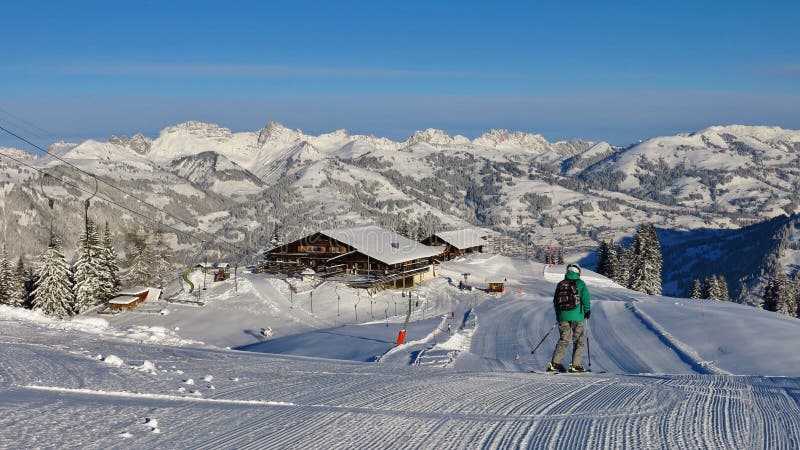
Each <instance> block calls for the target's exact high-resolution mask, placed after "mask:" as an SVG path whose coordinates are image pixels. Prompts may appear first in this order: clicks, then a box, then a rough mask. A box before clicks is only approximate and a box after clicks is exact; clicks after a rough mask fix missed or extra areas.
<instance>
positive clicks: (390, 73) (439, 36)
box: [0, 1, 800, 148]
mask: <svg viewBox="0 0 800 450" xmlns="http://www.w3.org/2000/svg"><path fill="white" fill-rule="evenodd" d="M5 10H6V12H7V14H5V19H4V20H3V19H0V20H2V25H3V26H2V27H0V42H13V45H9V46H8V48H6V49H4V50H5V51H4V56H5V57H4V59H3V61H2V63H0V124H2V125H4V126H6V127H8V128H12V129H14V130H16V131H19V132H20V133H23V134H24V135H25V136H26V137H28V138H30V139H31V140H33V141H34V142H36V143H37V144H39V145H42V146H46V145H49V144H51V143H52V142H54V141H58V140H62V139H63V140H66V141H82V140H85V139H88V138H92V139H98V140H104V139H106V138H108V137H109V136H111V135H112V134H116V135H120V134H126V135H131V134H134V133H136V132H141V133H143V134H145V135H148V136H151V137H153V136H155V135H157V133H158V132H159V131H160V130H161V129H163V128H164V127H167V126H170V125H174V124H176V123H180V122H185V121H187V120H199V121H203V122H210V123H217V124H219V125H220V126H224V127H226V128H231V129H232V130H234V131H252V130H257V129H260V128H261V127H263V126H264V124H265V123H267V122H269V121H276V122H279V123H282V124H284V125H285V126H287V127H289V128H293V129H302V130H303V131H305V132H307V133H309V134H320V133H324V132H329V131H333V130H336V129H342V128H344V129H347V130H348V131H350V132H351V133H354V134H375V135H378V136H386V137H389V138H391V139H394V140H403V139H405V138H407V137H408V136H410V135H411V134H412V133H413V132H414V131H415V130H421V129H426V128H437V129H442V130H444V131H446V132H447V133H448V134H450V135H455V134H462V135H464V136H467V137H470V138H474V137H476V136H478V135H480V134H482V133H483V132H485V131H488V130H490V129H509V130H512V131H523V132H527V133H538V134H541V135H543V136H544V137H545V138H546V139H547V140H548V141H558V140H568V139H571V138H580V139H585V140H592V141H607V142H610V143H612V144H614V145H619V146H625V145H628V144H631V143H634V142H636V141H637V140H640V139H647V138H651V137H655V136H662V135H673V134H676V133H679V132H692V131H697V130H701V129H704V128H706V127H708V126H712V125H730V124H744V125H769V126H780V127H783V128H788V129H800V108H797V105H798V104H800V44H798V42H797V40H796V39H795V36H794V31H793V30H794V29H795V27H796V23H798V19H800V5H798V4H796V3H789V4H783V3H779V2H776V3H774V4H773V5H771V6H764V5H755V4H754V5H739V4H730V3H723V2H704V3H703V4H702V5H698V4H695V3H694V2H691V3H690V2H677V3H670V4H668V5H659V4H650V5H642V4H640V3H616V4H615V5H614V6H613V7H610V6H599V5H596V4H592V3H585V4H573V5H571V6H570V8H566V7H561V6H555V5H530V4H527V3H525V4H517V3H515V2H493V3H491V4H487V3H479V2H436V3H434V4H429V3H426V2H413V1H412V2H404V3H403V4H391V5H388V4H375V3H371V2H354V1H350V2H337V3H336V4H328V3H316V2H308V1H305V2H293V3H292V4H291V5H288V4H270V5H263V4H262V3H260V2H246V1H242V2H231V3H230V4H226V5H225V6H224V7H219V6H216V5H215V4H213V3H206V2H191V3H189V2H170V3H168V4H161V3H152V2H136V3H116V4H107V3H104V2H98V1H83V2H79V3H71V4H60V3H58V2H44V3H39V4H37V5H33V6H30V5H26V4H21V3H17V4H11V5H7V6H6V8H5ZM43 11H44V12H46V13H45V14H43V13H42V12H43ZM0 145H5V146H11V147H17V148H25V147H24V146H23V145H21V144H20V143H18V142H17V141H15V140H14V139H13V138H11V137H9V136H6V135H4V136H0Z"/></svg>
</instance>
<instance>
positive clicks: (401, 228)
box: [394, 220, 411, 237]
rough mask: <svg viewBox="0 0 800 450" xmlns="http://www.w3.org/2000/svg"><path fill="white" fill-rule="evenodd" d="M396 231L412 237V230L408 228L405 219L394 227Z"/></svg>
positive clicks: (401, 234)
mask: <svg viewBox="0 0 800 450" xmlns="http://www.w3.org/2000/svg"><path fill="white" fill-rule="evenodd" d="M394 232H395V233H397V234H399V235H400V236H403V237H410V236H411V231H410V230H409V229H408V224H407V223H406V222H405V221H404V220H400V221H399V222H398V223H397V226H396V227H395V229H394Z"/></svg>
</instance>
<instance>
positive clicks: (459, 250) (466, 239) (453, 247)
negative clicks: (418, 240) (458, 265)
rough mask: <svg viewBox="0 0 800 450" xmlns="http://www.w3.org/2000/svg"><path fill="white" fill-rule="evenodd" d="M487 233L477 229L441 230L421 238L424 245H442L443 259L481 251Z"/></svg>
mask: <svg viewBox="0 0 800 450" xmlns="http://www.w3.org/2000/svg"><path fill="white" fill-rule="evenodd" d="M488 241H489V234H488V233H486V232H484V231H482V230H480V229H477V228H466V229H463V230H453V231H442V232H439V233H435V234H433V235H431V236H429V237H427V238H425V239H423V240H422V243H423V244H425V245H431V246H444V251H443V252H442V255H441V257H442V259H443V260H445V261H446V260H450V259H453V258H458V257H459V256H462V255H465V254H468V253H482V252H483V246H484V245H486V244H488Z"/></svg>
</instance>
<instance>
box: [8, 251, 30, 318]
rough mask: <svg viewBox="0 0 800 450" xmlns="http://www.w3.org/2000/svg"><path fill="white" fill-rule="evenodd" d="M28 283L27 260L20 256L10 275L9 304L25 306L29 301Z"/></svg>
mask: <svg viewBox="0 0 800 450" xmlns="http://www.w3.org/2000/svg"><path fill="white" fill-rule="evenodd" d="M26 285H27V276H26V274H25V262H23V260H22V256H20V257H19V259H18V260H17V267H16V268H15V269H13V270H12V271H11V275H10V277H9V294H10V297H9V300H10V302H9V304H10V305H11V306H17V307H23V306H25V304H26V303H27V302H28V288H27V286H26Z"/></svg>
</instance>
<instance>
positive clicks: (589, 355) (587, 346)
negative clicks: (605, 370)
mask: <svg viewBox="0 0 800 450" xmlns="http://www.w3.org/2000/svg"><path fill="white" fill-rule="evenodd" d="M586 356H587V357H588V358H589V370H591V369H592V352H591V351H590V350H589V321H588V320H587V321H586Z"/></svg>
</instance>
